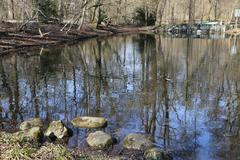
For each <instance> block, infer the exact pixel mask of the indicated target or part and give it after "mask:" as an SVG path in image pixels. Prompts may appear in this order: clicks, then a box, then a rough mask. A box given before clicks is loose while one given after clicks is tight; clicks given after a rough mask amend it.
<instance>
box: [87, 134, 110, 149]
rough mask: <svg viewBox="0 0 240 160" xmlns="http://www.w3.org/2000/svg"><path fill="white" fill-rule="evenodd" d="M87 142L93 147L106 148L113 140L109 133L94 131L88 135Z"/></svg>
mask: <svg viewBox="0 0 240 160" xmlns="http://www.w3.org/2000/svg"><path fill="white" fill-rule="evenodd" d="M87 143H88V145H89V146H90V147H91V148H93V149H106V148H108V147H110V146H111V145H113V140H112V137H111V136H110V135H109V134H107V133H104V132H103V131H96V132H94V133H90V134H89V135H88V137H87Z"/></svg>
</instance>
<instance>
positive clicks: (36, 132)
mask: <svg viewBox="0 0 240 160" xmlns="http://www.w3.org/2000/svg"><path fill="white" fill-rule="evenodd" d="M26 135H27V136H28V137H30V138H32V139H36V140H38V139H41V138H42V137H43V132H42V129H41V128H40V127H33V128H31V129H29V130H27V131H26Z"/></svg>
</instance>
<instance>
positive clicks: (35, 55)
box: [0, 34, 240, 160]
mask: <svg viewBox="0 0 240 160" xmlns="http://www.w3.org/2000/svg"><path fill="white" fill-rule="evenodd" d="M239 47H240V44H239V41H238V40H236V39H234V38H221V37H220V38H219V37H218V38H171V37H164V36H160V35H144V34H140V35H127V36H116V37H110V38H104V39H91V40H88V41H85V42H81V43H78V44H75V45H66V46H59V47H53V48H42V49H38V50H34V51H26V53H24V54H17V53H16V54H11V55H7V56H4V57H1V58H0V130H8V131H10V130H15V129H16V128H18V125H19V123H20V122H22V121H23V120H26V119H28V118H31V117H41V118H42V119H43V120H44V121H46V122H50V121H52V120H59V119H60V120H63V121H64V122H65V123H66V124H67V125H69V127H71V128H72V129H73V130H74V137H73V138H72V139H71V140H70V142H69V146H70V147H81V145H82V144H83V143H85V142H84V138H85V135H86V133H87V132H88V130H85V129H76V128H74V127H72V126H71V125H70V124H69V122H70V121H71V120H72V119H73V118H75V117H77V116H80V115H83V116H102V117H105V118H107V119H108V122H109V123H108V127H107V128H106V130H105V131H106V132H108V133H111V134H112V135H114V136H116V137H117V139H118V140H119V142H120V144H119V146H121V140H122V139H123V138H124V136H126V135H127V134H129V133H133V132H138V133H143V134H146V135H148V136H150V137H151V138H152V140H153V142H154V143H155V145H156V146H158V147H160V148H163V149H165V150H167V151H169V152H171V153H173V155H174V158H175V159H200V160H201V159H203V160H205V159H240V152H239V149H240V136H239V134H240V106H239V105H240V52H239V50H238V49H239Z"/></svg>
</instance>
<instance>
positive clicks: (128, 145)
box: [123, 133, 152, 150]
mask: <svg viewBox="0 0 240 160" xmlns="http://www.w3.org/2000/svg"><path fill="white" fill-rule="evenodd" d="M151 146H152V142H151V141H150V139H149V138H148V137H147V136H145V135H143V134H136V133H131V134H129V135H127V136H126V137H125V138H124V140H123V147H124V148H125V149H132V150H143V149H146V148H149V147H151Z"/></svg>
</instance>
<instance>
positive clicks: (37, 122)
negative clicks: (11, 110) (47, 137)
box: [20, 118, 43, 131]
mask: <svg viewBox="0 0 240 160" xmlns="http://www.w3.org/2000/svg"><path fill="white" fill-rule="evenodd" d="M33 127H40V128H42V127H43V123H42V120H41V119H40V118H31V119H28V120H27V121H24V122H22V123H21V124H20V129H21V130H23V131H24V130H28V129H31V128H33Z"/></svg>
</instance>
